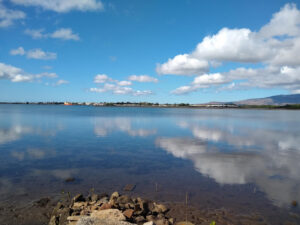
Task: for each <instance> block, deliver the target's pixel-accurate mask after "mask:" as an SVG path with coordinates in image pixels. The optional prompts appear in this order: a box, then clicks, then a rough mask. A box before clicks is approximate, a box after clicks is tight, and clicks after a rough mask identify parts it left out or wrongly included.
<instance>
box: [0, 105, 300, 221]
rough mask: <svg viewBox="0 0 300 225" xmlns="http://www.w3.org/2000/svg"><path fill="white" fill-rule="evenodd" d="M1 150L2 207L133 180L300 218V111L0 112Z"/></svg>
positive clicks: (214, 202) (168, 192) (193, 198)
mask: <svg viewBox="0 0 300 225" xmlns="http://www.w3.org/2000/svg"><path fill="white" fill-rule="evenodd" d="M0 152H1V158H0V201H1V202H5V201H20V199H25V200H26V198H27V199H34V198H38V197H41V196H47V195H58V194H59V193H61V191H62V190H64V191H70V192H71V193H77V192H87V191H88V190H90V189H91V188H94V189H95V190H96V191H106V192H111V191H114V190H119V191H121V190H122V188H123V187H124V185H126V184H129V183H131V184H136V189H135V190H134V192H133V193H134V194H139V195H142V196H148V197H151V198H154V199H159V200H164V201H174V202H184V201H185V194H186V192H188V194H189V198H190V202H191V204H192V205H194V206H196V207H209V208H221V207H226V208H230V209H232V210H236V211H239V212H249V211H251V212H258V213H261V214H263V215H265V216H267V217H275V219H276V220H277V221H279V220H280V219H281V218H280V217H281V216H282V217H285V216H287V215H288V213H289V212H290V211H293V212H294V213H298V209H297V208H296V209H293V208H292V207H291V202H292V201H298V202H300V163H299V162H300V111H286V110H278V111H269V110H229V109H226V110H216V109H215V110H206V109H161V108H114V107H111V108H110V107H85V106H50V105H49V106H46V105H41V106H39V105H0ZM69 177H74V178H76V180H75V182H73V183H66V182H65V179H66V178H69ZM276 217H278V218H276Z"/></svg>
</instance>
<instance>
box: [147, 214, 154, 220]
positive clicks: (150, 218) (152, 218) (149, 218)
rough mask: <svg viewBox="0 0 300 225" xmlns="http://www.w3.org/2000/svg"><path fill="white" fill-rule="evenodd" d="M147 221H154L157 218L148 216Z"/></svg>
mask: <svg viewBox="0 0 300 225" xmlns="http://www.w3.org/2000/svg"><path fill="white" fill-rule="evenodd" d="M146 219H147V221H154V220H155V217H154V216H153V215H148V216H146Z"/></svg>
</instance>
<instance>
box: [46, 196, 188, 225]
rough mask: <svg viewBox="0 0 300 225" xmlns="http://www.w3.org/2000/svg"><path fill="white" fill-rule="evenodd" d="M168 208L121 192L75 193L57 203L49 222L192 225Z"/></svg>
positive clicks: (53, 224)
mask: <svg viewBox="0 0 300 225" xmlns="http://www.w3.org/2000/svg"><path fill="white" fill-rule="evenodd" d="M168 211H169V208H168V207H166V206H165V205H163V204H158V203H156V202H153V201H149V200H145V199H142V198H139V197H138V198H130V197H129V196H127V195H120V194H119V193H118V192H114V193H112V195H111V196H108V195H106V194H103V195H98V194H92V195H90V196H88V197H87V198H85V197H84V196H83V195H82V194H78V195H76V196H75V197H74V198H73V199H72V200H71V201H70V203H69V204H68V203H67V202H65V203H62V202H58V203H57V205H56V207H55V208H54V210H53V212H52V215H51V219H50V222H49V225H130V224H138V225H141V224H143V225H173V224H176V225H180V224H186V225H192V223H190V222H187V221H185V222H179V223H178V222H177V223H175V220H174V218H171V217H168V216H167V215H166V213H167V212H168Z"/></svg>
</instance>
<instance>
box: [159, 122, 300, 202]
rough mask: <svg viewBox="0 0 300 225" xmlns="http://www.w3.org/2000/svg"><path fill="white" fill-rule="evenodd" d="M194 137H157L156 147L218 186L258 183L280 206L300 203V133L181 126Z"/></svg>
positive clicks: (190, 125) (180, 124)
mask: <svg viewBox="0 0 300 225" xmlns="http://www.w3.org/2000/svg"><path fill="white" fill-rule="evenodd" d="M179 126H180V127H181V128H186V129H190V130H191V132H192V134H193V136H194V138H158V139H157V140H156V145H157V146H159V147H161V148H162V149H164V150H166V151H167V152H169V153H171V154H172V155H174V156H175V157H179V158H184V159H189V160H191V161H192V162H193V164H194V167H195V169H196V170H197V171H199V172H200V173H201V174H203V175H206V176H208V177H211V178H213V179H214V180H215V181H216V182H218V183H219V184H222V185H225V184H246V183H255V184H256V185H257V186H258V187H259V188H260V190H261V191H263V192H265V193H266V194H267V195H268V197H269V198H270V199H271V200H273V201H274V202H275V204H278V205H284V204H290V203H291V201H293V200H297V201H300V189H299V186H300V175H299V171H300V164H299V160H300V147H299V141H297V140H300V134H297V133H291V132H290V133H286V132H283V131H280V130H267V129H265V130H251V129H246V128H245V127H244V128H243V129H241V130H239V129H235V130H234V131H232V130H230V129H227V130H226V129H224V128H219V129H217V128H216V127H214V128H210V127H205V126H200V125H195V124H194V123H193V124H192V123H191V124H187V123H186V122H184V123H179Z"/></svg>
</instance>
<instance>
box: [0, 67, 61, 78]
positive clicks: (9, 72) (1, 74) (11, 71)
mask: <svg viewBox="0 0 300 225" xmlns="http://www.w3.org/2000/svg"><path fill="white" fill-rule="evenodd" d="M57 77H58V76H57V74H56V73H39V74H29V73H26V72H24V71H23V70H22V69H20V68H17V67H14V66H11V65H7V64H4V63H1V62H0V79H5V80H10V81H12V82H33V81H38V80H40V79H42V78H57Z"/></svg>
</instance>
